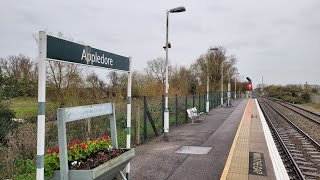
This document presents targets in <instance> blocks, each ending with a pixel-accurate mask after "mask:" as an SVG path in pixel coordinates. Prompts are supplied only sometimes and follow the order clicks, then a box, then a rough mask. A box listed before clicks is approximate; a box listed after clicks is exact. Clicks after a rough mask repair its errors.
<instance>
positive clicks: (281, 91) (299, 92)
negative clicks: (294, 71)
mask: <svg viewBox="0 0 320 180" xmlns="http://www.w3.org/2000/svg"><path fill="white" fill-rule="evenodd" d="M264 90H265V92H266V94H267V95H268V96H270V97H274V98H278V99H282V100H284V101H287V102H291V103H296V104H302V103H306V102H309V101H310V92H309V91H307V90H306V89H303V88H302V86H298V85H287V86H276V85H271V86H268V87H266V88H265V89H264Z"/></svg>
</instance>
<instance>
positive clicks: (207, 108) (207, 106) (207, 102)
mask: <svg viewBox="0 0 320 180" xmlns="http://www.w3.org/2000/svg"><path fill="white" fill-rule="evenodd" d="M209 105H210V104H209V59H208V58H207V101H206V113H208V112H209Z"/></svg>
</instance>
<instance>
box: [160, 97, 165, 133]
mask: <svg viewBox="0 0 320 180" xmlns="http://www.w3.org/2000/svg"><path fill="white" fill-rule="evenodd" d="M164 108H165V99H164V95H162V126H161V127H164ZM162 133H164V129H163V128H162Z"/></svg>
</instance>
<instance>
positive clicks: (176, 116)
mask: <svg viewBox="0 0 320 180" xmlns="http://www.w3.org/2000/svg"><path fill="white" fill-rule="evenodd" d="M177 125H178V95H177V94H176V126H177Z"/></svg>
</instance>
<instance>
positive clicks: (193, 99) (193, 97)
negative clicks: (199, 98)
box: [192, 94, 196, 107]
mask: <svg viewBox="0 0 320 180" xmlns="http://www.w3.org/2000/svg"><path fill="white" fill-rule="evenodd" d="M192 107H196V106H195V105H194V94H193V95H192Z"/></svg>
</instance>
